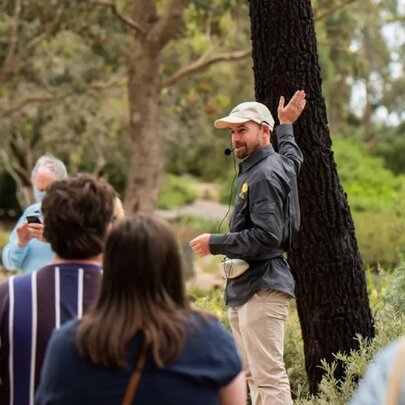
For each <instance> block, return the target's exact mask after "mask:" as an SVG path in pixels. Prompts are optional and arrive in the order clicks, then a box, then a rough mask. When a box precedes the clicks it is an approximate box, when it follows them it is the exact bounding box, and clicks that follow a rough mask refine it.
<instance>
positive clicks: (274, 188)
mask: <svg viewBox="0 0 405 405" xmlns="http://www.w3.org/2000/svg"><path fill="white" fill-rule="evenodd" d="M284 103H285V102H284V97H281V98H280V102H279V105H278V110H277V113H278V119H279V122H280V125H279V126H278V127H277V129H276V131H275V134H276V136H277V140H278V145H279V153H277V152H275V151H274V149H273V146H272V145H271V143H270V134H271V132H272V131H273V127H274V119H273V117H272V115H271V113H270V111H269V109H268V108H267V107H266V106H265V105H264V104H261V103H257V102H245V103H241V104H239V105H237V106H236V107H235V108H234V109H233V110H232V111H231V113H230V114H229V115H228V116H226V117H224V118H221V119H219V120H217V121H215V124H214V125H215V127H216V128H230V130H231V135H232V145H233V150H234V153H235V154H236V156H237V157H238V158H239V159H242V162H241V163H240V165H239V174H238V185H237V192H236V198H235V208H234V213H233V216H232V219H231V222H230V232H229V233H226V234H202V235H199V236H197V237H196V238H195V239H193V240H192V241H191V242H190V245H191V247H192V249H193V250H194V252H195V253H196V254H197V255H199V256H205V255H208V254H210V253H211V254H214V255H216V254H222V255H226V257H227V258H226V260H225V261H224V269H225V274H226V275H227V285H226V289H225V293H226V294H225V298H226V304H227V306H228V316H229V321H230V325H231V328H232V332H233V334H234V337H235V340H236V343H237V345H238V349H239V351H240V354H241V356H242V359H243V362H244V368H245V372H246V379H247V382H248V384H249V388H250V394H251V398H252V403H253V404H254V405H270V404H271V405H277V404H280V405H281V404H282V405H288V404H292V399H291V393H290V386H289V381H288V376H287V372H286V370H285V366H284V360H283V352H284V323H285V319H286V317H287V313H288V304H289V300H290V298H291V297H293V296H294V278H293V276H292V273H291V270H290V268H289V266H288V263H287V262H286V260H285V259H284V257H283V253H284V252H285V251H286V250H287V249H288V247H289V245H290V243H291V238H292V234H293V229H294V228H295V229H296V228H297V227H298V226H299V221H300V214H299V203H298V191H297V181H296V176H297V173H298V171H299V169H300V166H301V164H302V161H303V157H302V153H301V151H300V149H299V148H298V146H297V144H296V142H295V139H294V134H293V127H292V124H293V123H294V122H295V121H296V120H297V119H298V117H299V116H300V115H301V113H302V111H303V109H304V107H305V104H306V100H305V92H304V91H303V90H298V91H297V92H296V93H295V94H294V96H293V97H292V98H291V100H290V102H289V103H288V104H287V105H286V106H285V105H284ZM241 263H242V264H241ZM225 264H226V265H225Z"/></svg>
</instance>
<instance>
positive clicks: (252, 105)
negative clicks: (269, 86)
mask: <svg viewBox="0 0 405 405" xmlns="http://www.w3.org/2000/svg"><path fill="white" fill-rule="evenodd" d="M247 121H253V122H256V123H257V124H262V123H263V122H265V123H267V124H268V125H269V127H270V130H271V131H272V130H273V128H274V119H273V116H272V115H271V112H270V111H269V109H268V108H267V107H266V106H265V105H264V104H262V103H258V102H257V101H246V102H244V103H241V104H238V105H237V106H236V107H234V108H233V109H232V111H231V112H230V113H229V115H228V116H226V117H223V118H219V119H218V120H216V121H215V122H214V126H215V128H229V125H230V124H242V123H243V122H247Z"/></svg>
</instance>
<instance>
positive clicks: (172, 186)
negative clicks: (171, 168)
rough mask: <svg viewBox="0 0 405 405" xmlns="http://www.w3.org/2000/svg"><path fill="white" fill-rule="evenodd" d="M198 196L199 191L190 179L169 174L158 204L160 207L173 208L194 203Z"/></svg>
mask: <svg viewBox="0 0 405 405" xmlns="http://www.w3.org/2000/svg"><path fill="white" fill-rule="evenodd" d="M196 198H197V192H196V190H195V189H194V188H193V187H192V186H191V185H190V181H189V179H187V178H186V177H177V176H174V175H172V174H167V175H166V176H165V181H164V183H163V186H162V187H161V189H160V192H159V198H158V204H157V205H158V207H159V208H160V209H173V208H175V207H178V206H181V205H186V204H189V203H192V202H193V201H194V200H195V199H196Z"/></svg>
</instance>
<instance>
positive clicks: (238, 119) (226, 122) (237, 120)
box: [214, 116, 251, 129]
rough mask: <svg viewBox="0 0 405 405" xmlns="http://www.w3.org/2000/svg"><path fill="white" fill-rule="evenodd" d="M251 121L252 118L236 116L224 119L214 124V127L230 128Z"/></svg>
mask: <svg viewBox="0 0 405 405" xmlns="http://www.w3.org/2000/svg"><path fill="white" fill-rule="evenodd" d="M248 121H251V119H250V118H242V117H235V116H233V117H232V116H228V117H223V118H220V119H218V120H216V121H215V122H214V127H215V128H219V129H223V128H229V127H230V126H231V125H232V124H242V123H243V122H248Z"/></svg>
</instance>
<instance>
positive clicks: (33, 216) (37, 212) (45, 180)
mask: <svg viewBox="0 0 405 405" xmlns="http://www.w3.org/2000/svg"><path fill="white" fill-rule="evenodd" d="M66 177H67V171H66V167H65V164H64V163H63V162H62V161H61V160H59V159H57V158H55V157H53V156H52V155H49V154H46V155H43V156H41V157H40V158H39V159H38V160H37V162H36V164H35V166H34V168H33V170H32V174H31V181H32V185H33V189H34V195H35V200H36V203H35V204H32V205H30V206H29V207H28V208H26V209H25V211H24V212H23V214H22V215H21V217H20V218H19V220H18V222H17V224H16V226H15V228H14V229H13V230H12V232H11V233H10V237H9V241H8V243H7V245H6V246H5V247H4V249H3V254H2V257H3V265H4V267H5V268H6V270H9V271H14V270H22V271H23V272H24V273H30V272H32V271H35V270H38V269H40V268H41V267H42V266H43V265H45V264H46V263H48V262H49V261H51V260H52V257H53V252H52V249H51V246H50V244H49V243H48V242H47V241H46V240H45V238H44V225H43V223H42V222H43V221H42V212H41V201H42V198H43V197H44V195H45V192H46V190H47V188H48V187H49V186H50V185H51V184H53V183H54V182H55V181H56V180H62V179H64V178H66Z"/></svg>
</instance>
